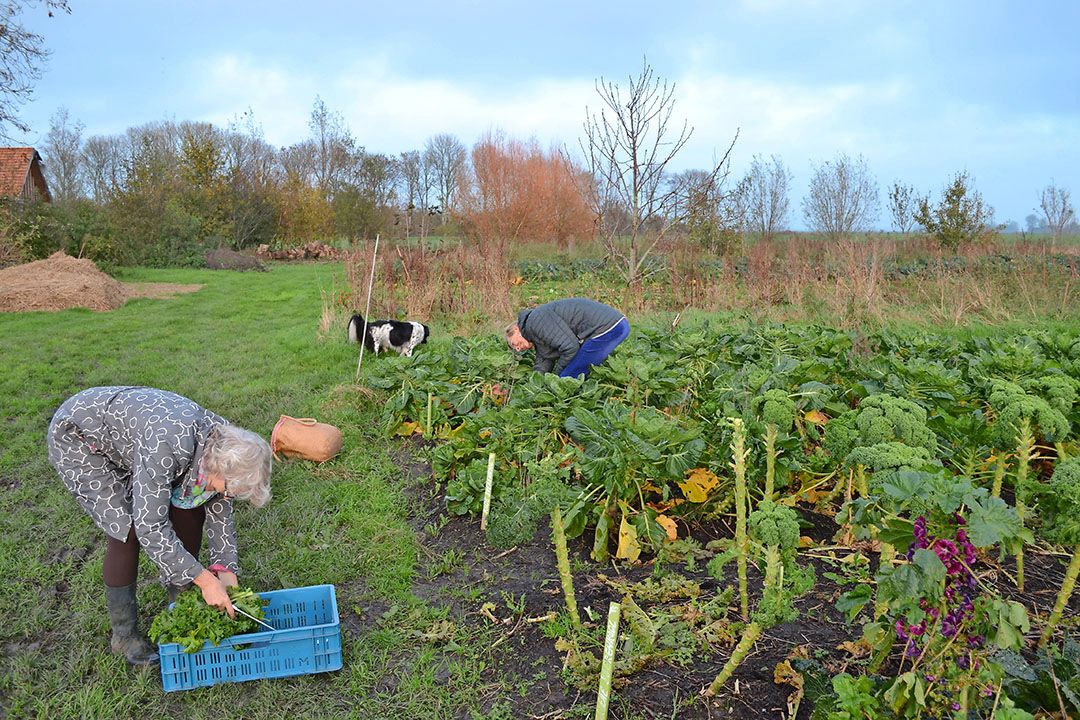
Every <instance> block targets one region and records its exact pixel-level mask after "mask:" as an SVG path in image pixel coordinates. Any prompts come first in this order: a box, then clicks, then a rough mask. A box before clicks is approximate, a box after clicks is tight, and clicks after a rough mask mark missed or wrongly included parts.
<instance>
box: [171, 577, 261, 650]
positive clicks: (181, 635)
mask: <svg viewBox="0 0 1080 720" xmlns="http://www.w3.org/2000/svg"><path fill="white" fill-rule="evenodd" d="M229 600H230V601H231V602H232V604H233V606H234V607H236V608H238V609H239V610H243V611H244V612H246V613H247V614H248V615H251V616H252V617H255V618H258V619H259V620H262V619H263V617H264V616H265V614H264V613H263V601H262V598H260V597H259V595H258V594H257V593H255V592H254V591H253V590H251V589H250V588H243V589H242V588H235V587H230V588H229ZM260 629H261V628H260V626H259V624H258V623H257V622H255V621H254V620H251V619H249V618H246V617H244V616H243V615H241V614H239V613H237V616H236V619H235V620H234V619H231V618H230V617H229V616H228V615H226V614H225V613H223V612H222V611H221V610H218V609H217V608H215V607H211V606H209V605H207V604H206V603H205V602H204V601H203V598H202V594H201V593H200V592H199V591H198V590H187V591H185V592H182V593H180V595H179V596H178V597H177V598H176V602H175V603H174V604H173V606H172V607H171V608H169V609H167V610H164V611H162V612H161V613H160V614H158V616H157V617H156V618H154V622H153V624H152V625H151V626H150V639H151V640H153V641H154V642H156V643H159V644H163V643H178V644H180V645H182V646H183V648H184V652H188V653H193V652H197V651H198V650H200V649H201V648H202V646H203V644H204V643H206V642H209V643H211V644H213V645H215V646H216V645H219V644H220V643H221V641H222V640H224V639H225V638H227V637H232V636H233V635H241V634H243V633H249V632H256V631H258V630H260Z"/></svg>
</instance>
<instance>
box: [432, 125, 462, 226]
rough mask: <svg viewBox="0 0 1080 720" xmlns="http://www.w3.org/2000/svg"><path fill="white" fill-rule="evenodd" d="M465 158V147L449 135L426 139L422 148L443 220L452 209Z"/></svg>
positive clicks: (444, 134) (459, 184)
mask: <svg viewBox="0 0 1080 720" xmlns="http://www.w3.org/2000/svg"><path fill="white" fill-rule="evenodd" d="M467 158H468V155H467V152H466V149H465V146H464V145H463V144H462V143H461V141H460V140H458V139H457V137H456V136H454V135H451V134H449V133H441V134H439V135H435V136H433V137H430V138H428V141H427V144H426V145H425V146H424V165H426V166H427V168H428V172H429V173H430V176H431V180H432V182H433V183H434V185H433V187H434V189H435V196H436V198H438V201H439V204H440V205H441V206H442V211H443V213H444V215H443V218H446V213H450V212H451V211H453V209H454V206H455V203H456V201H457V194H458V191H459V190H460V188H461V180H462V177H463V176H464V174H465V169H466V161H467Z"/></svg>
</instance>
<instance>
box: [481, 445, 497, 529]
mask: <svg viewBox="0 0 1080 720" xmlns="http://www.w3.org/2000/svg"><path fill="white" fill-rule="evenodd" d="M494 477H495V453H488V472H487V481H485V482H484V513H483V515H481V516H480V529H481V530H487V519H488V510H490V509H491V481H492V479H494Z"/></svg>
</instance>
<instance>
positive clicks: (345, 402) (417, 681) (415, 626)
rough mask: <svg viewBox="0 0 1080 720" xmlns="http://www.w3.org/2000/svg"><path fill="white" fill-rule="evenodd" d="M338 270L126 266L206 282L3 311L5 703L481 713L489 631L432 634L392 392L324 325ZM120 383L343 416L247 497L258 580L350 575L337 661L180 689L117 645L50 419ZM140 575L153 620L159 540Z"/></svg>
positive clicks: (221, 401)
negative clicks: (112, 307)
mask: <svg viewBox="0 0 1080 720" xmlns="http://www.w3.org/2000/svg"><path fill="white" fill-rule="evenodd" d="M332 270H338V269H337V268H334V267H333V266H329V265H304V266H288V267H276V268H275V269H274V270H273V271H271V272H268V273H248V274H232V273H226V272H213V271H151V270H138V271H125V272H124V273H123V274H122V275H121V279H122V280H125V281H155V282H181V283H203V284H204V285H205V286H204V287H203V289H202V290H200V291H198V292H196V293H193V294H188V295H181V296H178V297H176V298H173V299H167V300H157V299H140V300H134V301H132V302H129V303H128V304H126V305H125V306H124V307H122V308H121V309H119V310H117V311H114V312H111V313H100V314H98V313H92V312H89V311H84V310H71V311H65V312H61V313H32V314H14V315H0V337H2V338H3V349H2V351H0V362H2V365H3V368H4V370H3V373H2V374H0V420H2V422H3V428H4V431H5V437H4V442H3V443H2V445H0V573H2V575H3V577H4V579H5V580H4V583H3V586H2V589H0V613H2V616H3V617H4V618H5V622H4V626H3V628H2V629H0V644H2V646H3V650H4V653H3V656H2V660H0V663H2V664H3V671H2V672H0V716H7V717H12V718H27V717H29V718H91V717H92V718H129V717H185V718H203V717H205V718H218V717H221V716H222V715H225V716H230V717H244V718H282V717H289V718H297V717H363V718H368V717H370V718H379V717H391V716H398V717H402V718H419V717H432V718H434V717H450V716H464V717H470V716H473V717H482V716H483V714H482V713H480V712H479V710H478V708H479V707H480V705H481V703H480V701H479V699H478V698H479V693H480V690H479V687H480V683H479V682H478V677H479V672H480V669H481V663H482V658H481V653H480V652H479V651H478V650H477V648H479V647H481V646H482V645H483V642H484V638H483V637H474V638H473V639H472V641H473V643H474V644H473V645H471V646H470V645H469V644H468V643H467V641H466V640H465V639H462V640H461V642H460V643H457V644H454V645H453V647H454V649H453V650H442V649H437V648H433V647H431V646H430V645H425V644H423V643H422V641H421V640H420V639H419V635H420V633H421V632H422V631H423V630H424V629H426V628H427V627H429V626H430V625H431V624H432V623H433V622H434V621H435V620H437V619H438V617H439V611H438V610H436V609H432V608H429V607H427V606H425V605H424V604H423V603H421V602H419V601H418V600H416V599H415V598H414V597H413V595H412V592H411V590H410V585H411V582H412V577H413V573H414V569H415V567H416V565H417V562H418V552H419V551H418V547H417V540H416V535H415V533H414V532H413V530H412V529H411V528H410V527H409V525H408V524H407V522H406V516H407V511H408V508H407V502H406V501H405V498H404V496H403V494H402V477H401V474H400V471H399V470H398V469H397V468H396V467H395V466H394V465H393V464H392V463H391V462H390V461H389V457H388V453H387V452H386V450H387V449H388V446H387V441H386V440H385V439H384V437H383V433H382V431H381V422H380V409H379V408H378V407H377V405H375V404H373V403H371V402H370V401H365V400H364V398H362V397H361V396H359V395H357V394H356V392H355V390H353V389H352V385H351V383H352V378H353V373H354V372H355V359H356V355H355V348H354V347H350V346H348V345H346V344H345V342H344V337H343V333H339V332H337V330H338V328H334V331H333V332H332V333H331V335H330V338H329V339H327V340H322V341H320V340H319V339H318V337H317V331H318V326H319V318H320V310H321V307H320V294H319V291H320V287H328V286H329V285H330V273H331V271H332ZM110 384H138V385H150V386H156V387H161V388H167V389H170V390H173V391H175V392H178V393H180V394H182V395H186V396H188V397H190V398H192V399H194V400H195V401H197V402H199V403H200V404H202V405H204V406H205V407H207V408H210V409H212V410H214V411H215V412H218V413H220V414H221V415H223V416H225V417H227V418H229V419H230V420H231V421H233V422H235V423H237V424H239V425H241V426H245V427H248V428H250V429H252V430H255V431H256V432H259V433H261V434H262V435H264V436H266V437H268V436H269V433H270V430H271V429H272V427H273V425H274V423H275V421H276V420H277V418H278V415H279V414H282V413H284V414H288V415H293V416H296V417H307V416H315V417H318V418H319V419H320V420H324V421H327V422H332V423H335V424H337V425H339V426H340V427H341V428H342V429H343V431H344V433H345V452H344V453H343V455H342V456H341V457H340V458H339V459H337V460H336V461H334V462H333V463H330V464H329V465H328V466H326V467H315V466H313V465H311V464H309V463H300V462H295V463H284V464H281V465H278V466H277V467H276V468H275V471H274V480H273V489H274V499H273V500H272V502H271V503H270V504H269V505H268V506H267V507H265V508H263V509H254V508H251V507H248V506H241V507H239V508H238V510H237V519H236V522H237V531H238V540H239V542H240V546H241V563H242V565H243V568H244V573H243V575H242V580H243V582H245V583H248V584H250V585H252V586H253V587H255V588H256V589H260V590H270V589H276V588H282V587H297V586H303V585H314V584H320V583H333V584H335V585H336V586H337V596H338V605H339V611H340V613H341V616H342V620H343V634H344V638H343V640H344V644H345V650H344V652H345V664H344V669H343V670H342V671H341V672H338V673H334V674H329V675H316V676H308V677H300V678H295V679H285V680H276V681H264V682H255V683H246V684H239V685H222V686H218V687H215V688H208V689H202V690H195V691H188V692H182V693H173V694H169V695H165V694H164V693H162V691H161V682H160V677H159V674H158V670H157V668H156V667H154V668H152V669H145V670H138V669H131V668H129V667H128V666H127V665H125V663H124V662H123V661H122V660H121V659H120V658H118V657H116V656H113V655H111V654H109V652H108V620H107V616H106V615H105V605H104V593H103V591H102V587H101V586H102V580H101V559H102V550H103V541H102V537H101V534H100V532H99V531H98V530H97V529H96V528H95V527H94V525H93V524H92V523H91V521H90V519H89V518H88V517H86V516H84V515H83V514H82V513H81V512H80V511H79V509H78V508H77V506H76V504H75V501H74V499H73V498H71V497H70V496H69V495H68V493H67V492H66V491H65V490H64V488H63V486H62V484H61V483H60V481H59V479H58V478H57V477H56V476H55V473H54V472H53V470H52V468H51V467H50V466H49V465H48V463H47V460H46V456H45V447H44V433H45V428H46V426H47V423H48V420H49V418H50V417H51V414H52V412H53V410H54V409H55V408H56V407H57V405H59V403H60V402H61V401H62V400H63V399H64V398H66V397H68V396H69V395H71V394H72V393H74V392H76V391H77V390H80V389H82V388H86V387H91V386H94V385H110ZM139 582H140V592H139V598H140V603H141V605H142V617H143V621H144V623H148V622H149V619H150V618H152V617H153V615H154V614H156V613H157V612H158V611H159V610H161V609H162V608H163V607H164V604H165V594H164V591H163V590H162V589H161V587H160V585H158V584H157V582H156V570H155V568H154V567H153V565H152V564H151V563H150V562H149V560H147V559H146V558H145V557H144V558H143V567H142V570H141V572H140V580H139ZM386 609H391V610H393V611H394V612H391V613H389V615H390V617H391V619H390V620H384V619H383V618H382V615H383V614H384V612H383V611H385V610H386Z"/></svg>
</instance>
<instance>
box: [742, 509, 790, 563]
mask: <svg viewBox="0 0 1080 720" xmlns="http://www.w3.org/2000/svg"><path fill="white" fill-rule="evenodd" d="M748 523H749V529H750V536H751V537H753V538H754V539H755V540H757V541H758V542H759V543H761V544H762V545H766V546H775V547H778V548H779V549H780V553H781V555H782V556H783V557H784V559H785V560H787V559H789V558H791V557H793V556H794V554H795V551H796V550H798V548H799V515H798V513H796V512H795V511H794V510H792V509H791V508H789V507H784V506H783V505H777V504H776V503H774V502H773V501H772V500H762V501H761V504H760V505H758V509H757V510H755V511H754V512H752V513H750V518H749V521H748Z"/></svg>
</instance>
